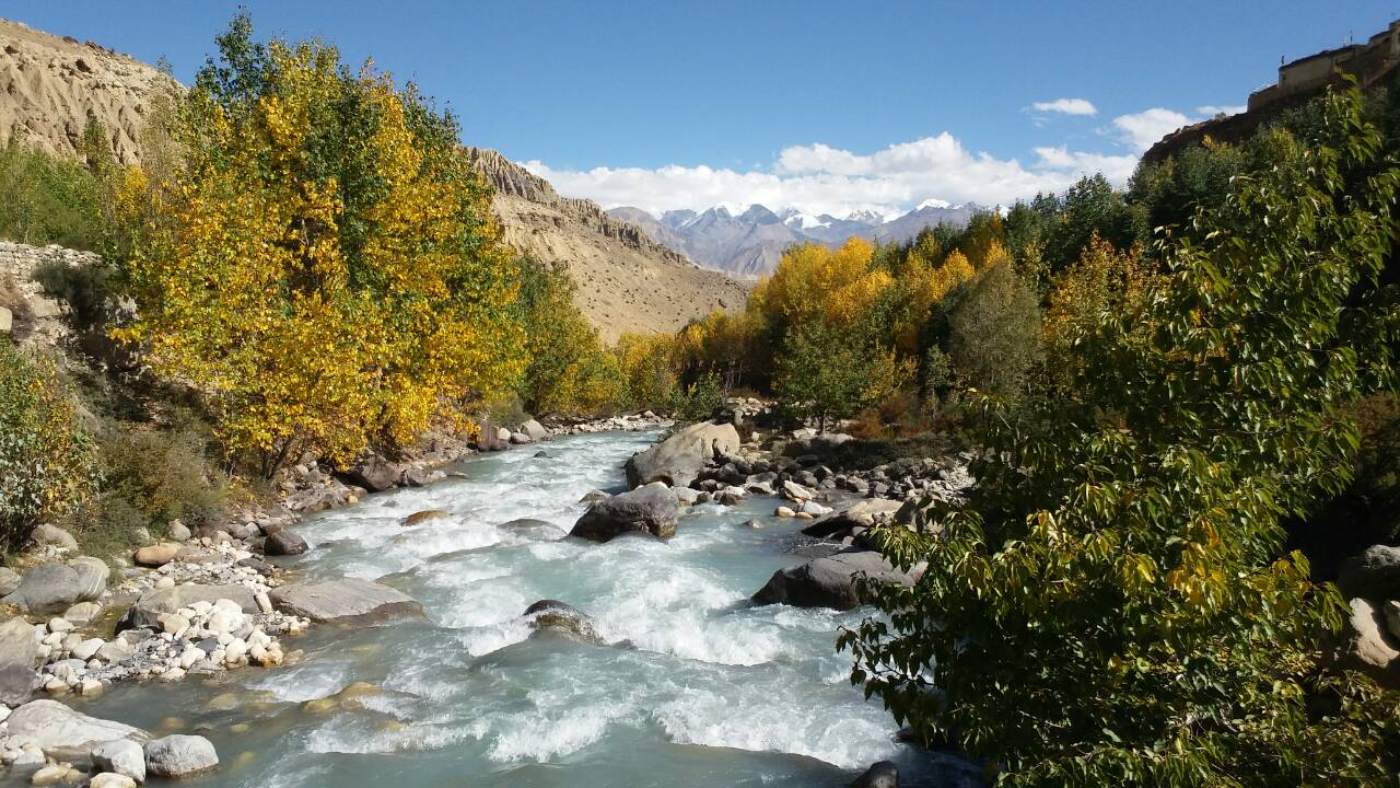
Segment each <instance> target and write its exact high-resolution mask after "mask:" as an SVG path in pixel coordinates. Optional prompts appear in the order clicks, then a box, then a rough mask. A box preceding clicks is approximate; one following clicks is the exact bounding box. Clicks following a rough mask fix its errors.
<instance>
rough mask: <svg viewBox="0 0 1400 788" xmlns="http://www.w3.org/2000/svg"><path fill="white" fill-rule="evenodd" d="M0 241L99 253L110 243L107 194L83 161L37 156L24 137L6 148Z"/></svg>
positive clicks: (1, 154) (0, 153)
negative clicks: (104, 202)
mask: <svg viewBox="0 0 1400 788" xmlns="http://www.w3.org/2000/svg"><path fill="white" fill-rule="evenodd" d="M0 194H3V195H5V199H3V200H0V237H4V238H8V239H10V240H13V241H19V242H20V243H26V244H34V245H36V246H42V245H45V244H61V245H63V246H67V247H70V248H74V249H88V250H94V251H99V250H101V249H102V248H103V244H104V242H105V240H106V238H107V237H108V233H107V225H106V223H105V220H104V219H103V216H102V213H101V210H100V206H101V203H102V200H103V195H104V191H103V188H102V185H101V183H100V181H99V179H98V177H97V175H96V174H94V173H93V172H92V171H91V170H89V169H88V168H86V167H84V166H83V164H82V163H81V162H79V161H77V160H74V159H69V158H63V157H59V156H55V155H52V154H48V153H44V152H42V151H39V150H33V149H30V148H28V147H26V145H25V144H24V142H23V140H22V139H21V138H20V136H19V135H15V136H12V137H11V138H10V140H9V142H8V143H6V144H5V145H4V146H3V147H0Z"/></svg>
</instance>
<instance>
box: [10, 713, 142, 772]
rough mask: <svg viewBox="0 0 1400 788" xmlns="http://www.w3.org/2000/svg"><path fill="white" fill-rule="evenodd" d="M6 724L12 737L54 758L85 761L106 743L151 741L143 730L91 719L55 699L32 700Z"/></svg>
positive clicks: (94, 718)
mask: <svg viewBox="0 0 1400 788" xmlns="http://www.w3.org/2000/svg"><path fill="white" fill-rule="evenodd" d="M5 722H6V724H7V725H8V726H9V735H10V736H11V737H12V738H17V739H20V740H28V741H32V742H34V744H36V745H38V747H39V749H41V750H43V751H44V754H45V755H47V756H49V757H50V758H55V759H66V760H86V759H88V758H89V757H90V756H91V753H92V750H93V748H94V747H96V746H97V745H99V744H102V743H104V742H110V741H112V740H114V739H129V740H131V741H135V742H144V741H146V739H147V738H149V736H148V734H147V733H146V732H145V731H143V730H141V729H140V728H133V727H132V726H130V725H125V724H123V723H120V722H113V721H111V720H102V719H98V718H96V717H89V716H88V715H86V714H83V713H81V712H77V711H74V710H72V709H70V708H68V707H67V706H65V705H63V704H62V703H59V702H58V701H56V700H32V701H30V702H28V703H26V704H24V705H23V706H20V707H19V708H17V709H15V710H14V712H13V713H11V714H10V717H9V719H8V720H6V721H5Z"/></svg>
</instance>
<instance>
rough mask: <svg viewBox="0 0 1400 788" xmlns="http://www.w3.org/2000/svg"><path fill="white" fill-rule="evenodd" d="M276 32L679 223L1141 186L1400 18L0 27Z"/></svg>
mask: <svg viewBox="0 0 1400 788" xmlns="http://www.w3.org/2000/svg"><path fill="white" fill-rule="evenodd" d="M240 5H241V6H244V7H246V8H247V9H248V10H249V11H250V12H251V14H252V18H253V24H254V27H255V32H256V34H257V35H258V36H259V37H266V36H278V37H282V38H289V39H302V38H312V37H315V38H321V39H323V40H326V41H329V42H331V43H334V44H336V45H337V46H338V47H339V48H340V50H341V52H342V54H343V55H344V56H345V57H346V58H347V59H348V60H350V61H351V62H353V63H359V62H362V61H363V60H365V59H366V58H372V59H373V60H374V63H375V65H376V66H377V67H378V68H380V69H383V70H386V71H389V72H390V73H392V74H393V75H394V76H395V78H396V79H399V80H401V81H403V80H412V81H413V82H415V83H417V84H418V86H419V87H420V88H421V89H422V90H423V91H424V92H426V93H427V94H428V95H431V96H434V97H436V99H437V102H438V105H439V106H440V107H444V108H448V109H451V110H452V111H453V113H454V114H456V115H457V117H458V118H459V120H460V121H461V125H462V137H463V141H464V142H465V143H467V144H470V145H480V146H486V147H492V148H496V149H499V150H500V151H502V152H503V153H505V154H506V155H507V156H508V157H510V158H511V159H514V160H516V161H519V162H521V163H523V164H525V165H526V166H527V167H528V168H529V169H530V170H532V171H533V172H535V173H537V174H539V175H542V176H544V177H546V178H547V179H549V180H550V182H552V183H553V184H554V185H555V187H556V188H557V189H558V190H559V191H560V192H561V193H563V194H566V195H569V196H579V197H589V198H592V199H595V200H597V201H598V202H600V203H601V204H603V206H604V207H616V206H620V205H633V206H636V207H640V208H643V209H645V210H648V211H651V212H652V213H660V212H661V211H664V210H671V209H678V208H689V209H693V210H703V209H705V208H707V207H710V206H713V205H725V206H726V207H729V208H731V210H737V209H742V208H743V207H745V206H747V205H748V204H750V203H762V204H764V205H766V206H767V207H769V208H772V209H774V210H781V209H793V210H797V211H801V212H804V213H810V214H813V215H816V214H821V213H831V214H833V215H836V216H845V215H846V214H847V213H850V212H852V211H855V210H873V211H876V212H879V213H882V214H886V215H895V214H898V213H900V212H903V211H905V210H908V209H911V208H914V207H916V206H918V205H920V204H922V203H925V202H928V201H934V202H939V201H941V202H947V203H953V204H957V203H965V202H976V203H979V204H982V205H997V204H1001V205H1008V204H1010V203H1012V202H1014V201H1015V200H1016V199H1020V198H1026V197H1030V196H1032V195H1034V194H1035V193H1036V192H1038V191H1059V190H1063V189H1064V188H1066V187H1067V186H1069V185H1070V184H1072V183H1073V182H1074V181H1075V180H1076V179H1078V178H1079V177H1080V176H1081V175H1082V174H1085V173H1092V172H1102V173H1104V174H1105V175H1106V176H1107V177H1109V178H1110V179H1111V180H1112V181H1114V182H1115V183H1118V184H1120V185H1121V184H1124V183H1126V181H1127V179H1128V177H1129V176H1130V175H1131V174H1132V171H1133V168H1134V166H1135V164H1136V162H1137V158H1138V156H1139V155H1140V154H1141V152H1142V151H1143V150H1145V149H1146V148H1147V147H1148V146H1149V145H1151V144H1152V142H1154V141H1156V140H1157V139H1159V138H1160V137H1161V136H1162V135H1163V134H1165V133H1167V132H1169V131H1171V130H1172V129H1174V128H1177V127H1179V126H1181V125H1184V124H1187V123H1191V122H1195V121H1197V120H1201V119H1203V118H1206V117H1209V116H1211V115H1213V114H1215V113H1216V112H1219V111H1226V112H1229V111H1236V110H1238V109H1240V108H1241V107H1242V105H1243V104H1244V103H1245V100H1246V98H1247V97H1248V95H1249V93H1250V91H1252V90H1255V89H1257V88H1259V87H1261V86H1263V85H1265V84H1269V83H1272V82H1273V81H1274V80H1275V79H1276V77H1277V68H1278V65H1279V62H1280V59H1281V58H1287V59H1289V60H1291V59H1294V58H1297V57H1301V56H1304V55H1308V54H1311V53H1313V52H1315V51H1318V50H1321V49H1326V48H1331V47H1336V46H1340V45H1342V44H1344V43H1347V42H1348V40H1350V39H1353V38H1354V39H1356V40H1364V39H1366V38H1367V37H1369V36H1370V35H1371V34H1372V33H1375V32H1378V31H1380V30H1382V29H1383V28H1384V27H1385V25H1386V24H1388V23H1389V22H1390V21H1391V20H1393V19H1400V0H1390V2H1375V1H1370V2H1368V1H1365V0H1322V2H1318V1H1317V0H1313V2H1301V1H1295V0H1282V1H1280V2H1243V1H1232V2H1219V0H1212V1H1211V2H1201V1H1199V0H1174V1H1173V2H1165V1H1162V2H1156V3H1150V4H1149V3H1139V2H1123V1H1122V0H1118V1H1117V2H1060V3H1050V2H1029V1H1027V2H1009V1H1007V0H1002V1H998V2H985V3H969V2H966V0H964V1H963V2H953V3H944V2H869V1H868V2H860V3H856V2H845V3H838V2H803V3H798V2H786V1H784V0H759V1H757V2H755V1H754V0H745V1H736V0H706V1H705V2H681V1H680V0H674V1H668V2H612V1H610V0H590V1H589V2H582V1H579V2H562V1H560V2H531V1H530V0H506V1H505V2H453V1H452V0H441V1H428V0H423V1H418V0H396V1H395V2H361V1H359V0H338V1H336V2H290V1H288V0H282V1H280V2H274V1H271V0H268V1H264V0H244V2H242V3H226V2H216V1H215V0H200V2H189V0H161V1H157V0H125V1H124V2H120V3H117V2H111V0H0V17H5V18H9V19H15V20H18V21H21V22H24V23H26V24H29V25H31V26H33V27H37V28H40V29H43V30H47V31H49V32H51V33H55V34H59V35H70V36H73V37H75V38H78V39H80V40H92V41H96V42H98V43H101V44H103V45H105V46H109V47H112V48H113V49H116V50H118V51H122V52H125V53H128V54H130V55H133V56H135V57H137V58H139V59H141V60H145V61H147V62H155V61H156V60H157V59H158V58H164V59H165V60H167V61H168V62H169V63H170V64H171V66H172V67H173V70H174V73H175V76H176V77H177V78H178V79H180V80H181V81H183V82H186V83H188V82H189V81H190V79H191V77H192V76H193V74H194V73H195V70H196V69H197V68H198V67H199V65H200V64H201V63H202V62H203V61H204V58H205V57H206V56H208V55H209V54H210V53H211V52H212V51H213V47H214V45H213V39H214V36H215V35H216V34H217V33H218V32H219V31H220V30H222V29H223V28H224V27H225V26H226V25H227V23H228V19H229V18H230V16H232V14H233V13H234V12H235V11H236V9H237V8H238V7H239V6H240Z"/></svg>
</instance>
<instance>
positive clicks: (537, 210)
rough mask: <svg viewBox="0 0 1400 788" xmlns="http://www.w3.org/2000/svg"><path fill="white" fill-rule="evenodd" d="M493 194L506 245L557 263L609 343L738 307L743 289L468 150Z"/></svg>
mask: <svg viewBox="0 0 1400 788" xmlns="http://www.w3.org/2000/svg"><path fill="white" fill-rule="evenodd" d="M468 153H469V155H470V156H471V158H472V161H473V162H474V163H475V164H476V166H477V167H478V168H479V169H480V170H481V172H482V173H483V174H484V175H485V176H486V178H487V180H488V181H489V182H490V183H491V185H492V186H493V187H495V189H496V197H495V200H494V204H493V207H494V208H495V210H496V214H497V215H498V216H499V217H500V220H501V226H502V229H503V234H504V236H505V240H506V242H507V243H509V244H510V245H511V246H512V247H514V248H515V249H516V250H517V251H519V252H520V253H522V254H526V255H530V256H532V257H534V258H536V259H538V260H543V261H547V262H555V263H563V264H565V265H567V266H568V270H569V273H570V275H571V276H572V277H573V279H574V282H575V283H576V284H577V285H578V291H577V293H576V294H575V297H574V301H575V303H577V304H578V306H579V308H580V309H581V310H583V313H584V314H585V315H586V316H587V317H588V318H589V320H590V321H592V323H593V324H594V325H595V326H597V327H598V330H599V332H600V333H601V334H602V336H603V339H604V340H605V341H608V342H612V341H614V340H616V339H617V337H618V336H619V335H621V334H622V333H623V332H628V331H631V332H655V331H665V332H671V331H675V330H677V329H679V328H681V327H682V326H684V325H685V324H686V323H687V322H688V321H690V320H691V319H692V318H697V317H702V316H704V315H706V314H708V313H709V312H711V311H713V310H715V309H734V308H736V307H739V306H741V305H742V304H743V303H744V299H745V297H746V296H747V286H746V285H744V284H741V283H739V282H737V281H735V280H733V279H731V278H729V277H727V276H725V275H724V274H721V273H718V272H715V271H709V270H705V269H702V268H699V267H698V266H696V265H694V264H693V263H691V262H690V261H689V260H687V259H686V258H685V257H684V256H682V255H681V254H679V253H677V252H674V251H672V250H670V249H668V248H666V247H665V246H662V245H661V244H659V243H657V242H655V241H653V240H651V239H650V238H648V237H647V236H646V234H645V233H643V232H642V230H641V229H640V228H638V227H637V226H635V225H633V224H629V223H627V222H624V221H621V220H619V219H616V218H614V217H611V216H608V215H607V214H606V213H604V212H603V210H602V209H601V208H600V207H598V205H597V204H596V203H594V202H592V201H590V200H578V199H572V198H568V197H561V196H559V194H558V193H557V192H555V191H554V187H552V186H550V185H549V183H548V182H547V181H545V180H544V179H543V178H540V177H538V176H536V175H533V174H531V173H530V172H529V171H527V170H526V169H525V168H523V167H521V166H519V165H517V164H515V163H513V162H511V161H510V160H509V159H507V158H506V157H504V156H502V155H501V154H500V153H498V152H496V151H493V150H486V149H482V148H469V149H468Z"/></svg>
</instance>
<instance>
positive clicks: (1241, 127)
mask: <svg viewBox="0 0 1400 788" xmlns="http://www.w3.org/2000/svg"><path fill="white" fill-rule="evenodd" d="M1396 64H1400V20H1396V21H1394V22H1391V23H1390V24H1389V25H1388V26H1387V27H1386V29H1385V30H1382V31H1381V32H1379V33H1376V34H1375V35H1373V36H1371V37H1370V38H1369V39H1367V40H1366V43H1364V44H1349V45H1347V46H1344V47H1339V48H1337V49H1328V50H1326V51H1323V52H1317V53H1315V54H1311V55H1308V56H1307V57H1302V58H1298V59H1297V60H1293V61H1290V62H1288V63H1284V64H1283V65H1281V66H1279V69H1278V82H1276V83H1275V84H1273V85H1269V86H1267V87H1263V88H1260V89H1259V90H1256V91H1254V92H1253V93H1251V94H1249V103H1248V108H1247V109H1246V110H1245V111H1244V112H1241V113H1239V114H1237V115H1227V116H1225V117H1217V118H1212V119H1210V120H1207V121H1203V122H1201V123H1196V124H1194V125H1191V126H1183V127H1182V128H1180V129H1177V130H1176V131H1173V132H1172V133H1170V134H1168V135H1167V136H1165V137H1163V138H1162V139H1161V140H1160V141H1158V142H1157V144H1155V145H1153V146H1152V147H1151V148H1148V149H1147V152H1146V153H1144V154H1143V155H1142V160H1143V161H1145V162H1149V163H1154V164H1155V163H1160V162H1162V161H1164V160H1166V159H1167V158H1168V157H1169V156H1172V155H1174V154H1175V153H1177V152H1178V151H1180V150H1182V149H1183V148H1187V147H1189V146H1192V145H1199V144H1201V143H1203V142H1205V141H1206V140H1207V139H1210V140H1215V141H1217V142H1239V141H1241V140H1244V139H1247V138H1248V137H1249V135H1251V134H1253V133H1254V130H1255V129H1257V128H1259V127H1260V126H1261V125H1263V124H1264V123H1265V122H1267V121H1269V120H1272V119H1273V118H1276V117H1278V116H1279V115H1280V114H1282V113H1283V112H1285V111H1286V110H1289V109H1291V108H1293V107H1297V106H1301V105H1302V104H1305V103H1307V102H1308V101H1309V100H1311V99H1312V98H1314V97H1315V96H1317V95H1318V94H1319V93H1321V92H1323V91H1324V90H1326V89H1327V88H1329V87H1333V86H1336V85H1340V84H1342V82H1343V79H1344V76H1345V77H1353V78H1355V79H1356V81H1357V84H1358V85H1359V86H1360V88H1361V89H1362V90H1370V89H1372V88H1374V87H1376V86H1378V85H1380V84H1382V82H1383V81H1384V80H1385V79H1386V78H1387V77H1388V76H1390V74H1391V73H1392V72H1394V71H1395V66H1396Z"/></svg>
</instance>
